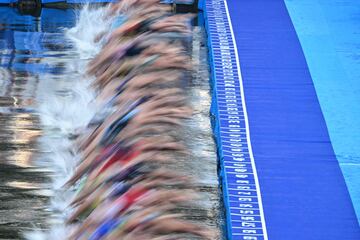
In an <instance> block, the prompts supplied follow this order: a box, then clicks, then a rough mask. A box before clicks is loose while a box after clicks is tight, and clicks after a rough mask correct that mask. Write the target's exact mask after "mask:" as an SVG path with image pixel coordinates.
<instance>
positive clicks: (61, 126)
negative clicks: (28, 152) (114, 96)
mask: <svg viewBox="0 0 360 240" xmlns="http://www.w3.org/2000/svg"><path fill="white" fill-rule="evenodd" d="M106 11H107V8H106V7H102V8H97V9H93V8H91V7H90V6H85V7H84V8H83V9H82V10H81V12H80V14H79V16H78V21H77V24H76V26H75V27H74V28H71V29H64V34H66V37H67V38H68V39H69V41H71V45H73V47H74V48H73V51H69V54H68V56H67V57H65V58H61V59H59V60H58V61H60V62H62V63H64V62H65V66H66V67H65V69H66V70H65V74H64V75H63V76H62V77H61V78H59V77H58V76H53V75H50V74H47V75H42V77H41V78H42V79H41V80H42V81H40V82H41V84H40V85H39V88H38V96H37V100H38V102H39V106H38V109H39V116H40V119H41V122H42V125H43V129H44V132H43V136H42V137H41V138H40V139H39V143H40V147H41V148H42V149H41V150H42V151H43V152H46V153H48V154H47V155H46V157H44V158H42V159H41V163H40V164H42V165H43V166H44V168H47V169H49V170H50V171H51V176H52V179H53V183H52V185H51V187H50V191H51V194H50V195H51V196H52V197H51V201H50V203H49V207H48V208H49V211H51V212H52V219H49V222H50V226H51V228H50V229H49V230H47V231H44V230H40V229H36V230H34V231H32V232H26V233H24V237H25V238H26V239H31V240H45V239H52V240H56V239H59V240H60V239H61V240H63V239H66V236H67V235H68V230H69V229H67V227H66V226H65V224H64V220H65V219H66V216H67V215H68V214H69V212H70V211H71V209H69V208H68V205H69V204H68V203H69V201H70V200H71V198H72V197H73V194H74V193H73V192H72V191H71V190H64V189H63V188H62V186H63V184H64V183H65V182H66V180H67V179H68V178H69V177H70V176H71V174H72V172H73V169H74V167H75V165H76V163H77V161H78V160H79V159H80V156H79V155H77V154H74V152H75V151H74V149H72V148H73V142H72V140H71V139H70V136H71V135H72V134H74V133H76V132H77V131H78V130H79V129H81V128H83V127H85V126H86V125H87V123H88V122H89V121H90V120H91V118H92V117H93V116H94V114H95V113H96V111H97V109H96V107H95V104H93V100H94V97H95V94H94V92H93V90H92V89H91V88H90V87H89V86H90V84H91V83H92V81H93V79H92V78H90V77H88V76H86V74H85V72H86V66H87V64H88V63H89V60H90V59H91V58H93V57H94V56H95V55H96V54H97V53H98V52H99V51H100V49H101V45H102V42H101V41H96V38H97V37H98V36H99V34H101V33H104V32H105V31H106V30H107V29H109V25H110V22H111V19H109V18H107V19H106V18H105V13H106Z"/></svg>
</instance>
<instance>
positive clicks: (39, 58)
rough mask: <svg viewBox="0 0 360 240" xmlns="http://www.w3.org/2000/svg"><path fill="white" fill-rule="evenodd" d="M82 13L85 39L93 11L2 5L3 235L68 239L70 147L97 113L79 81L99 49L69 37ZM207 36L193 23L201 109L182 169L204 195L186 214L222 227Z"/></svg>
mask: <svg viewBox="0 0 360 240" xmlns="http://www.w3.org/2000/svg"><path fill="white" fill-rule="evenodd" d="M79 16H80V18H83V20H84V19H85V20H86V21H85V20H84V21H83V23H82V25H83V26H82V27H83V28H84V26H85V29H82V30H81V29H80V30H79V29H77V31H76V33H73V36H75V35H76V36H77V37H78V38H82V39H84V38H86V37H87V34H89V32H91V31H90V30H91V29H90V28H92V26H90V25H91V18H94V15H91V14H87V15H86V14H83V15H80V14H79V11H78V10H55V9H42V12H41V16H40V17H32V16H23V15H20V14H19V13H18V12H17V11H16V10H15V9H12V8H7V7H0V239H24V238H25V235H24V233H26V232H32V231H34V230H42V231H47V232H52V234H50V235H47V237H45V238H44V237H43V238H41V239H64V235H61V234H64V233H61V231H60V232H59V231H58V230H57V231H58V232H57V231H56V230H54V229H58V228H59V227H60V228H61V224H62V221H61V216H62V214H63V211H65V210H64V209H66V206H63V205H65V204H64V203H65V202H66V200H64V199H65V198H66V196H64V194H65V193H63V192H62V191H61V190H59V186H60V185H61V184H62V183H63V181H64V178H65V176H66V175H67V174H69V172H71V171H72V169H73V166H74V163H73V162H74V159H73V157H72V156H70V155H69V153H68V151H67V150H66V149H67V148H68V147H69V145H71V140H70V139H68V136H69V134H70V133H71V131H73V130H74V129H76V128H77V127H81V126H82V125H83V124H85V123H86V121H88V119H89V118H90V117H91V116H92V114H93V110H84V109H86V106H87V105H86V104H87V103H89V102H91V98H92V97H93V95H92V93H91V91H89V90H88V89H87V85H86V83H83V82H82V83H79V79H81V78H82V76H83V72H84V69H85V65H86V63H87V61H88V59H89V58H91V56H92V54H94V51H95V50H94V51H92V52H91V51H90V50H92V48H93V46H87V45H86V42H82V43H80V44H79V42H77V41H76V39H74V38H73V39H72V38H71V37H68V35H67V34H65V32H66V30H65V29H70V28H73V27H75V26H76V25H77V24H78V23H77V19H78V18H79ZM87 21H88V24H89V26H86V22H87ZM92 21H93V20H92ZM204 36H205V34H204V30H203V28H201V27H197V26H195V27H194V37H193V40H192V44H191V51H192V56H193V61H194V72H193V74H192V79H191V80H190V81H189V84H188V87H187V88H188V92H189V99H190V103H191V105H192V106H193V108H194V110H195V111H194V116H193V119H191V121H188V122H187V125H186V128H185V130H184V131H183V134H184V139H185V140H186V142H187V144H188V146H189V148H191V149H192V152H193V154H192V156H191V157H190V158H188V159H182V160H181V161H179V163H178V166H176V167H177V168H178V167H179V168H181V169H183V170H184V171H185V172H186V173H187V174H189V175H191V176H193V177H195V178H196V179H197V183H198V184H197V185H198V188H199V190H200V191H201V192H202V193H203V198H202V199H201V200H199V203H198V206H196V207H195V208H194V209H184V211H186V212H189V214H190V216H191V218H194V219H195V220H200V221H202V222H204V223H206V224H207V225H209V226H212V227H214V228H215V229H220V228H221V227H220V226H221V225H222V221H221V220H219V219H221V216H220V214H219V212H220V211H219V209H220V203H219V190H218V178H217V162H216V153H215V146H214V142H213V139H212V134H211V126H210V120H209V107H210V95H209V84H208V78H209V72H208V65H207V49H206V44H205V37H204ZM84 106H85V108H84ZM31 236H32V237H30V238H32V239H39V237H38V236H37V235H36V236H37V237H34V236H35V235H31ZM54 236H56V237H54Z"/></svg>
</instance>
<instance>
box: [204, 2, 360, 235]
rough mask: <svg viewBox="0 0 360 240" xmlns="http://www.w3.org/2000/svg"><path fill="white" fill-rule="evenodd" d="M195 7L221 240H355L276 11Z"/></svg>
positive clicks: (284, 19)
mask: <svg viewBox="0 0 360 240" xmlns="http://www.w3.org/2000/svg"><path fill="white" fill-rule="evenodd" d="M202 6H203V9H204V12H205V18H206V28H207V31H208V37H209V39H208V41H209V47H210V58H211V70H212V83H213V103H212V109H211V112H212V115H213V116H214V121H213V127H214V132H215V136H216V141H217V144H218V155H219V159H220V165H221V170H220V172H221V177H222V187H223V193H224V204H225V208H226V219H227V235H228V239H236V240H237V239H248V240H249V239H275V240H282V239H284V240H289V239H291V240H297V239H299V240H303V239H306V240H322V239H327V240H332V239H334V240H335V239H348V240H356V239H360V228H359V224H358V222H357V218H356V215H355V211H354V207H353V204H352V202H351V199H350V196H349V193H348V189H347V187H346V184H345V181H344V177H343V175H342V172H341V169H340V167H339V163H338V160H337V159H336V157H335V154H334V150H333V147H332V144H331V141H330V138H329V134H328V129H327V126H326V123H325V120H324V117H323V113H322V111H321V108H320V104H319V101H318V98H317V94H316V91H315V88H314V84H313V80H312V78H311V75H310V72H309V69H308V65H307V62H306V59H305V56H304V53H303V50H302V47H301V44H300V42H299V39H298V36H297V33H296V31H295V28H294V26H293V24H292V21H291V18H290V16H289V14H288V10H287V8H286V5H285V3H284V1H283V0H271V1H269V0H254V1H247V0H228V1H224V0H208V1H204V2H203V5H202ZM250 138H251V139H250Z"/></svg>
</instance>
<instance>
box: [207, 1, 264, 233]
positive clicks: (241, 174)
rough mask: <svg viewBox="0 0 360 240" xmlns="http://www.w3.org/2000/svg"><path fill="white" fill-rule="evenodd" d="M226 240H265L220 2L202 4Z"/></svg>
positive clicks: (233, 54)
mask: <svg viewBox="0 0 360 240" xmlns="http://www.w3.org/2000/svg"><path fill="white" fill-rule="evenodd" d="M204 2H205V3H204V5H205V6H204V12H205V24H206V30H207V33H208V45H209V49H210V53H209V55H210V66H211V77H212V79H211V80H212V94H213V99H212V106H211V113H212V115H213V116H214V118H215V120H214V121H213V129H214V135H215V138H216V142H217V146H218V155H219V160H220V168H221V170H220V174H221V181H222V187H223V200H224V205H225V208H226V209H225V210H226V224H227V237H228V239H234V240H240V239H243V240H260V239H261V240H268V236H267V231H266V225H265V218H264V211H263V205H262V201H261V194H260V186H259V181H258V176H257V172H256V166H255V161H254V156H253V153H252V149H251V142H250V133H249V123H248V116H247V111H246V104H245V95H244V89H243V83H242V78H241V71H240V63H239V56H238V52H237V47H236V42H235V37H234V32H233V29H232V24H231V19H230V15H229V11H228V6H227V2H226V0H207V1H204Z"/></svg>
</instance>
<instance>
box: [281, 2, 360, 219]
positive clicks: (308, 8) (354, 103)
mask: <svg viewBox="0 0 360 240" xmlns="http://www.w3.org/2000/svg"><path fill="white" fill-rule="evenodd" d="M285 2H286V5H287V8H288V11H289V13H290V16H291V19H292V21H293V23H294V26H295V29H296V32H297V34H298V36H299V39H300V42H301V46H302V48H303V51H304V53H305V56H306V61H307V63H308V66H309V70H310V73H311V76H312V79H313V81H314V85H315V89H316V93H317V94H318V97H319V101H320V105H321V109H322V111H323V113H324V117H325V120H326V124H327V126H328V130H329V134H330V139H331V142H332V145H333V147H334V150H335V154H336V157H337V159H338V161H339V163H340V166H341V169H342V171H343V174H344V177H345V180H346V183H347V186H348V189H349V191H350V196H351V198H352V201H353V204H354V207H355V210H356V212H357V216H358V219H359V220H360V187H359V186H360V144H359V142H360V127H359V126H360V106H359V102H360V94H359V93H360V82H359V79H360V61H359V50H358V49H359V45H360V35H359V33H358V31H357V29H358V28H359V24H360V19H359V17H358V14H359V12H360V1H357V0H343V1H337V0H317V1H313V0H302V1H291V0H287V1H285Z"/></svg>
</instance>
